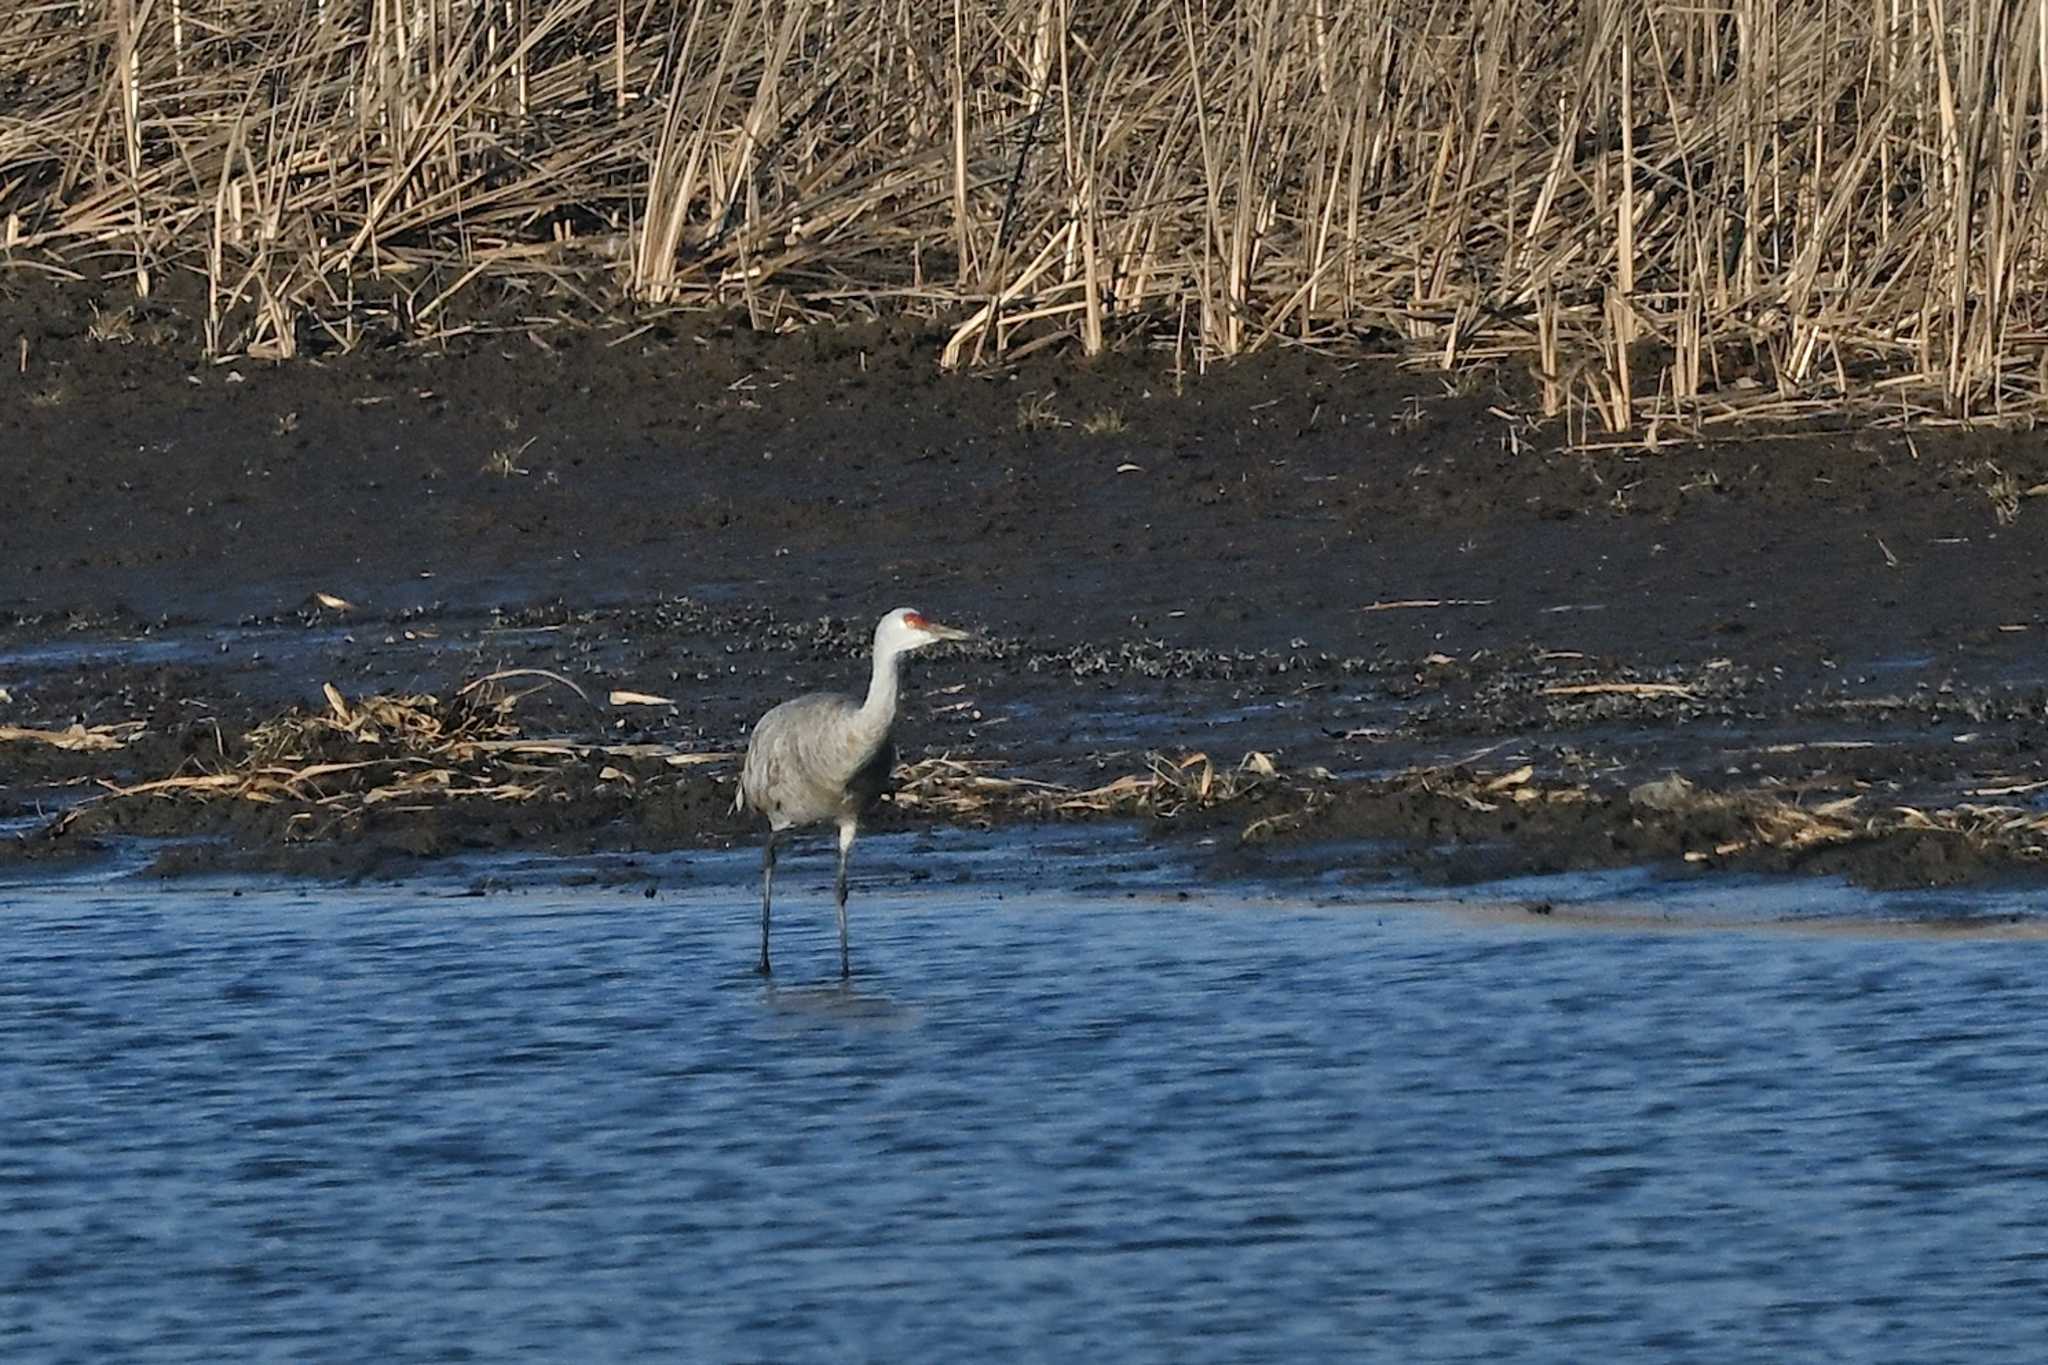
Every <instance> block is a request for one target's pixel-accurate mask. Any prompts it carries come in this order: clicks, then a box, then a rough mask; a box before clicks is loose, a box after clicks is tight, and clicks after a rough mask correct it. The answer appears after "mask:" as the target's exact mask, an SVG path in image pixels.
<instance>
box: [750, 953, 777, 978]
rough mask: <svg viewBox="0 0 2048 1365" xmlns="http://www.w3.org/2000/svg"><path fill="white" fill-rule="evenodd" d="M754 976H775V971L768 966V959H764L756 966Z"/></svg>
mask: <svg viewBox="0 0 2048 1365" xmlns="http://www.w3.org/2000/svg"><path fill="white" fill-rule="evenodd" d="M754 975H756V976H773V975H775V969H774V968H772V967H770V966H769V965H768V959H767V958H765V957H764V958H762V959H761V960H760V961H759V962H756V963H755V964H754Z"/></svg>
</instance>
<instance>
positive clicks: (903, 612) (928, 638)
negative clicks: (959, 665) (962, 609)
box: [875, 607, 967, 658]
mask: <svg viewBox="0 0 2048 1365" xmlns="http://www.w3.org/2000/svg"><path fill="white" fill-rule="evenodd" d="M966 638H967V632H966V631H964V630H955V629H953V628H952V627H951V626H942V625H940V624H939V623H938V622H937V621H928V620H926V619H925V617H924V615H923V613H921V612H917V611H913V610H912V609H910V608H909V607H898V608H896V610H894V611H892V612H890V613H889V614H888V615H887V616H884V617H883V618H882V621H881V624H880V625H878V626H876V627H875V656H876V657H877V658H880V657H882V656H883V655H888V654H907V653H909V652H910V651H911V650H913V649H923V648H924V647H925V646H926V645H935V644H937V643H939V641H941V640H964V639H966Z"/></svg>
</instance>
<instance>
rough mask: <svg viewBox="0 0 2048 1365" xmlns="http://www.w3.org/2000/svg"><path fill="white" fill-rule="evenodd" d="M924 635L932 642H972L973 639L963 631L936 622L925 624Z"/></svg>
mask: <svg viewBox="0 0 2048 1365" xmlns="http://www.w3.org/2000/svg"><path fill="white" fill-rule="evenodd" d="M924 633H925V634H927V635H929V636H931V637H932V638H933V639H934V640H972V639H973V638H974V637H973V636H972V635H969V634H968V633H967V632H966V631H964V630H955V629H953V627H951V626H942V625H940V624H939V623H938V622H937V621H927V622H925V623H924Z"/></svg>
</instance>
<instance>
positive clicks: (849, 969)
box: [834, 820, 854, 981]
mask: <svg viewBox="0 0 2048 1365" xmlns="http://www.w3.org/2000/svg"><path fill="white" fill-rule="evenodd" d="M853 830H854V825H853V821H851V820H848V821H846V822H845V823H844V824H842V825H840V826H839V881H838V884H837V886H836V887H835V888H834V892H835V894H836V896H837V897H838V901H839V979H840V980H841V981H844V980H846V979H847V978H849V977H851V976H852V975H853V963H852V959H851V958H850V957H849V956H848V954H847V950H846V860H847V858H848V857H849V856H851V854H852V853H853Z"/></svg>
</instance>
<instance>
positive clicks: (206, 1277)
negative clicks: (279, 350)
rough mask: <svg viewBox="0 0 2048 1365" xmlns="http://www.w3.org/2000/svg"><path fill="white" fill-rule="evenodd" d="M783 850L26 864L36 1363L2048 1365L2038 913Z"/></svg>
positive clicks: (7, 1092) (24, 1161)
mask: <svg viewBox="0 0 2048 1365" xmlns="http://www.w3.org/2000/svg"><path fill="white" fill-rule="evenodd" d="M750 868H751V864H750V863H748V862H747V861H746V860H745V859H732V860H728V861H727V862H724V863H719V862H716V861H713V862H710V863H706V864H702V865H700V866H699V867H698V869H697V871H696V873H695V875H693V876H692V877H691V878H689V879H686V880H685V881H684V882H683V883H682V884H681V885H679V886H668V887H666V888H665V889H664V890H663V891H662V893H661V894H660V895H658V896H657V897H655V898H653V899H648V898H646V897H645V896H643V895H642V894H641V890H640V888H638V887H627V888H617V887H611V888H606V887H595V886H590V887H574V886H569V885H564V884H559V883H558V884H554V885H547V884H540V885H532V886H528V887H527V888H526V889H523V890H517V891H508V892H500V893H494V894H489V895H483V896H464V895H459V894H456V891H457V890H458V888H456V887H454V886H452V885H448V884H435V883H419V884H400V885H392V886H378V887H328V886H317V885H304V884H279V883H275V882H261V881H250V882H246V883H226V882H218V883H205V884H198V885H194V884H190V883H187V884H176V883H173V884H167V885H159V884H157V883H154V882H150V881H144V880H137V879H126V878H119V879H111V880H98V881H77V882H70V883H63V882H48V883H26V884H24V883H16V884H13V885H10V886H4V887H0V943H4V948H5V951H4V952H0V1233H4V1235H0V1359H4V1360H7V1361H20V1362H41V1361H80V1362H103V1361H150V1362H154V1361H174V1360H179V1361H183V1360H191V1361H200V1360H206V1361H215V1360H223V1359H235V1360H279V1361H284V1360H290V1361H326V1360H334V1361H357V1360H365V1361H367V1360H378V1361H438V1360H485V1361H504V1360H515V1359H516V1360H551V1361H611V1360H641V1359H651V1360H706V1361H728V1360H730V1361H808V1360H839V1361H844V1360H874V1361H919V1360H975V1361H999V1360H1117V1361H1138V1360H1160V1361H1167V1360H1172V1361H1265V1360H1325V1359H1344V1358H1348V1359H1379V1360H1404V1361H1425V1360H1428V1361H1434V1360H1472V1361H1479V1360H1485V1361H1499V1360H1529V1361H1586V1360H1590V1359H1597V1358H1599V1357H1600V1356H1601V1355H1602V1354H1603V1353H1605V1354H1606V1355H1608V1356H1610V1357H1619V1358H1627V1359H1659V1360H1701V1361H1727V1360H1787V1359H1799V1360H1877V1359H1887V1360H1915V1361H1944V1360H1955V1361H1986V1360H2013V1361H2040V1360H2048V1045H2044V1037H2048V1028H2044V1022H2043V1021H2044V1020H2048V987H2044V984H2043V983H2044V980H2048V972H2044V971H2043V953H2044V945H2043V944H2042V943H2041V942H2040V941H2039V940H2038V939H2036V938H2033V937H2031V936H2027V935H2021V936H2018V937H1998V936H1986V935H1984V934H1979V933H1974V932H1973V933H1923V932H1905V933H1900V932H1893V931H1892V929H1891V928H1888V927H1886V926H1883V925H1871V926H1867V930H1868V931H1865V927H1859V926H1857V925H1855V924H1854V923H1852V924H1851V925H1850V926H1849V927H1848V929H1847V930H1844V929H1842V928H1841V926H1833V927H1830V928H1827V929H1826V930H1825V931H1812V930H1811V929H1810V928H1807V929H1802V930H1800V931H1799V932H1785V931H1783V930H1781V929H1777V928H1773V927H1771V926H1770V925H1768V924H1736V925H1733V926H1723V927H1719V928H1713V929H1710V930H1700V929H1691V930H1687V931H1683V932H1673V931H1671V930H1670V929H1668V928H1664V927H1658V926H1656V925H1652V924H1647V923H1636V922H1633V921H1631V920H1630V919H1629V917H1628V916H1627V915H1623V916H1620V917H1618V918H1616V919H1615V920H1613V921H1612V922H1608V923H1605V924H1597V923H1596V924H1588V923H1584V922H1573V921H1572V919H1571V917H1569V916H1559V915H1552V916H1537V915H1527V914H1522V913H1520V912H1512V911H1511V912H1506V913H1495V912H1493V911H1492V910H1490V909H1487V908H1486V907H1484V906H1480V907H1477V908H1475V907H1474V906H1472V905H1466V906H1463V907H1458V906H1453V907H1450V908H1449V909H1442V908H1437V907H1432V906H1429V905H1425V904H1420V903H1417V902H1416V901H1415V900H1414V899H1413V898H1412V897H1411V898H1407V899H1402V898H1383V899H1381V900H1378V901H1375V900H1373V899H1371V898H1370V897H1360V898H1353V899H1352V900H1351V901H1349V902H1347V903H1342V904H1335V905H1331V904H1311V903H1308V901H1307V900H1306V899H1305V898H1304V899H1302V900H1299V901H1295V900H1290V899H1288V898H1287V897H1286V896H1284V895H1278V894H1273V893H1270V892H1257V891H1253V890H1244V891H1242V892H1240V891H1236V890H1231V889H1229V888H1220V889H1219V888H1214V887H1211V888H1207V889H1196V890H1195V891H1194V892H1193V894H1192V895H1191V896H1190V897H1189V898H1188V899H1185V900H1183V899H1181V898H1180V897H1179V896H1178V895H1176V894H1174V893H1173V892H1171V891H1168V890H1161V889H1158V888H1149V887H1148V888H1146V889H1144V890H1142V891H1140V892H1137V893H1118V892H1115V891H1113V890H1098V891H1095V892H1091V893H1085V894H1084V893H1080V892H1072V891H1059V890H1055V889H1048V888H1044V887H1040V888H1036V889H1032V888H1029V887H1028V886H1027V885H1026V884H1025V883H1022V882H1013V883H1010V884H1003V883H999V882H998V883H991V882H988V881H985V880H984V881H978V882H974V883H970V884H967V885H963V886H943V885H937V884H933V883H922V884H919V883H916V882H913V881H911V880H909V879H907V878H895V877H884V878H881V879H879V880H874V881H869V882H867V883H866V884H863V885H861V886H860V887H859V888H858V889H857V891H856V900H855V906H854V946H855V956H856V964H857V969H858V970H857V975H856V979H855V980H854V982H853V983H852V985H851V987H850V988H845V989H842V988H841V987H840V985H839V984H838V983H837V981H836V979H835V978H836V971H835V968H836V956H837V954H836V940H835V937H834V930H833V928H832V916H831V911H830V905H829V900H828V899H827V898H826V896H825V895H824V894H823V893H824V879H825V877H826V876H827V875H828V872H827V871H826V870H825V869H824V867H823V866H822V865H821V864H820V863H818V862H817V861H816V860H813V861H812V862H811V863H809V864H808V865H804V864H798V865H797V866H796V868H795V870H794V871H793V872H792V874H791V875H790V876H789V877H787V878H786V879H785V893H784V900H783V907H782V910H781V913H780V916H779V918H778V926H777V930H778V931H777V953H778V959H779V962H778V965H779V967H780V971H781V975H780V976H779V977H778V978H777V980H776V981H775V982H774V983H773V984H767V983H764V982H762V981H761V980H760V979H758V978H756V977H755V976H753V975H752V974H751V972H750V971H749V970H748V968H749V966H750V964H751V961H752V953H753V940H752V935H753V933H754V932H755V925H756V923H757V921H756V919H755V915H756V911H755V909H754V907H753V904H752V903H751V901H750V899H749V897H750V895H751V890H752V886H751V878H750V875H749V872H750ZM1689 894H1690V895H1691V896H1692V897H1693V898H1694V900H1695V902H1698V901H1701V900H1706V901H1711V899H1712V896H1711V893H1702V892H1700V891H1698V890H1695V891H1693V892H1691V893H1689ZM1637 908H1638V909H1640V910H1643V911H1644V912H1645V913H1648V914H1654V912H1655V910H1656V907H1655V906H1654V905H1645V906H1640V907H1637Z"/></svg>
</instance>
